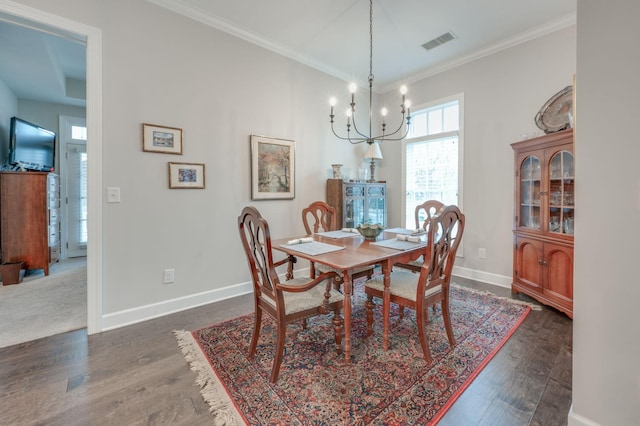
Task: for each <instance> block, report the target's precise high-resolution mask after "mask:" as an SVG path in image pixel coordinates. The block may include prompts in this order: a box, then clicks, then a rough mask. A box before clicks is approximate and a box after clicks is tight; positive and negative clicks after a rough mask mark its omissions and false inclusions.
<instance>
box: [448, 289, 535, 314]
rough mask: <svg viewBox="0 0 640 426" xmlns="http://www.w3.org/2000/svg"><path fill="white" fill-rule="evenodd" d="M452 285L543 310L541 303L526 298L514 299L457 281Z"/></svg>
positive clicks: (533, 309) (532, 308)
mask: <svg viewBox="0 0 640 426" xmlns="http://www.w3.org/2000/svg"><path fill="white" fill-rule="evenodd" d="M451 286H452V287H455V288H461V289H463V290H466V291H470V292H472V293H476V294H482V295H489V296H492V297H495V298H496V299H501V300H505V301H507V302H511V303H515V304H516V305H525V306H529V307H530V308H531V310H532V311H541V310H542V306H540V305H538V304H536V303H529V302H525V301H524V300H518V299H512V298H510V297H504V296H497V295H495V294H494V293H491V292H490V291H486V290H478V289H475V288H470V287H466V286H463V285H460V284H456V283H451Z"/></svg>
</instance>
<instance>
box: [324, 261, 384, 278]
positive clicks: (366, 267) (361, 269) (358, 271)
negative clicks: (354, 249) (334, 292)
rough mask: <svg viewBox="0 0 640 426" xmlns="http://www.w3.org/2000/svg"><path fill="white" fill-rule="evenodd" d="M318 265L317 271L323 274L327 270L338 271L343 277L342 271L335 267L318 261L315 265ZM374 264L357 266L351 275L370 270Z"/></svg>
mask: <svg viewBox="0 0 640 426" xmlns="http://www.w3.org/2000/svg"><path fill="white" fill-rule="evenodd" d="M315 267H316V271H317V272H319V273H321V274H323V273H325V272H332V271H333V272H337V273H338V275H340V276H341V277H342V271H340V270H338V269H333V268H332V267H330V266H327V265H323V264H322V263H316V265H315ZM373 267H374V265H370V266H361V267H359V268H355V269H354V270H353V271H351V275H355V274H358V273H360V272H365V271H368V270H370V269H373Z"/></svg>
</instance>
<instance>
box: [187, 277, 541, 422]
mask: <svg viewBox="0 0 640 426" xmlns="http://www.w3.org/2000/svg"><path fill="white" fill-rule="evenodd" d="M356 294H358V295H359V294H362V292H357V293H356ZM450 300H451V302H450V303H451V304H450V309H451V321H452V324H453V329H454V335H455V338H456V345H455V347H453V348H451V347H450V346H449V343H448V341H447V338H446V332H445V330H444V325H443V322H442V315H441V312H440V309H437V311H436V312H435V313H433V311H432V310H431V309H430V311H429V313H430V314H431V315H430V317H429V327H428V329H429V336H428V339H429V344H430V347H431V355H432V357H433V361H432V362H431V364H428V365H427V364H426V363H425V361H424V358H423V356H422V350H421V349H420V343H419V339H418V336H417V328H416V324H415V315H414V312H413V311H411V310H406V312H405V317H404V319H403V320H400V319H399V317H398V310H397V308H395V307H394V306H393V305H392V311H391V329H390V333H389V334H390V340H389V350H388V351H384V350H382V308H381V307H380V306H379V307H378V308H377V309H376V318H375V323H374V334H373V335H372V336H371V337H368V338H367V337H365V328H366V324H365V308H364V306H363V301H364V300H363V298H362V297H361V296H360V297H358V296H356V297H355V300H354V309H353V320H352V335H351V336H352V338H351V345H352V348H351V355H352V362H351V363H350V364H345V362H344V357H343V356H342V355H337V354H336V352H335V346H334V344H333V329H332V325H331V322H330V318H331V315H327V316H324V317H317V318H314V319H311V320H309V325H308V328H307V330H303V329H302V327H300V326H298V325H291V326H289V328H288V332H287V342H286V346H285V353H284V357H283V361H282V366H281V368H280V376H279V378H278V381H277V382H276V383H275V384H270V383H269V375H270V373H271V366H272V361H273V349H274V346H275V345H274V341H275V328H274V324H273V322H272V321H271V320H270V318H269V317H268V316H267V315H264V316H263V321H264V324H263V329H262V332H261V334H260V341H259V343H258V348H257V352H256V355H255V356H254V357H253V358H252V359H249V358H247V352H248V347H249V341H250V338H251V332H252V328H253V314H250V315H245V316H242V317H238V318H235V319H232V320H229V321H225V322H222V323H220V324H215V325H212V326H209V327H206V328H203V329H200V330H196V331H194V332H186V331H177V332H176V336H177V337H178V341H179V345H180V347H181V349H182V351H183V353H184V354H185V358H186V359H187V361H188V362H189V363H190V364H191V366H192V369H194V370H196V371H198V379H197V381H198V383H199V384H200V386H202V395H203V397H204V398H205V400H206V401H207V402H208V403H209V405H210V407H211V412H212V414H213V416H214V417H215V420H216V423H218V424H249V425H275V424H277V425H292V424H300V425H325V424H326V425H405V424H435V423H437V422H438V420H439V419H440V418H441V417H442V416H443V415H444V413H445V412H446V411H447V410H448V408H449V407H450V406H451V405H452V404H453V403H454V402H455V400H456V399H457V398H458V397H459V396H460V394H461V393H462V392H463V391H464V390H465V389H466V388H467V386H469V384H470V383H471V382H472V381H473V379H474V378H475V377H476V376H477V375H478V373H479V372H480V371H481V370H482V368H483V367H484V366H485V365H486V364H487V363H488V362H489V361H490V360H491V358H493V356H494V355H495V354H496V352H497V351H498V350H499V349H500V347H502V345H503V344H504V343H505V342H506V341H507V339H508V338H509V337H510V336H511V334H512V333H513V332H514V331H515V330H516V328H517V327H518V326H519V325H520V323H521V322H522V321H523V320H524V318H525V317H526V316H527V314H528V313H529V311H530V310H531V308H530V307H529V306H527V305H525V304H522V303H518V302H517V301H513V300H510V299H505V298H499V297H497V296H494V295H492V294H489V293H481V292H477V291H471V290H469V289H465V288H463V287H458V286H452V288H451V298H450Z"/></svg>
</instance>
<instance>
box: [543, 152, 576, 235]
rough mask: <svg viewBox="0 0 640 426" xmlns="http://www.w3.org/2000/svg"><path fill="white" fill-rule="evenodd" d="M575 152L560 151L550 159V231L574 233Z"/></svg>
mask: <svg viewBox="0 0 640 426" xmlns="http://www.w3.org/2000/svg"><path fill="white" fill-rule="evenodd" d="M573 188H574V166H573V154H571V153H570V152H568V151H558V152H557V153H555V154H554V155H553V156H552V157H551V160H550V161H549V216H548V217H549V232H557V233H561V234H567V235H573V218H574V206H573V201H574V193H573Z"/></svg>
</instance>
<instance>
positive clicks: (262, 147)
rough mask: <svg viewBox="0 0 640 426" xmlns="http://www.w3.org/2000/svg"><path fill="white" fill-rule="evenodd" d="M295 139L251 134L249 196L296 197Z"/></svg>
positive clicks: (272, 198)
mask: <svg viewBox="0 0 640 426" xmlns="http://www.w3.org/2000/svg"><path fill="white" fill-rule="evenodd" d="M295 170H296V169H295V142H294V141H291V140H286V139H276V138H270V137H266V136H257V135H251V199H252V200H290V199H293V198H294V197H295Z"/></svg>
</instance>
